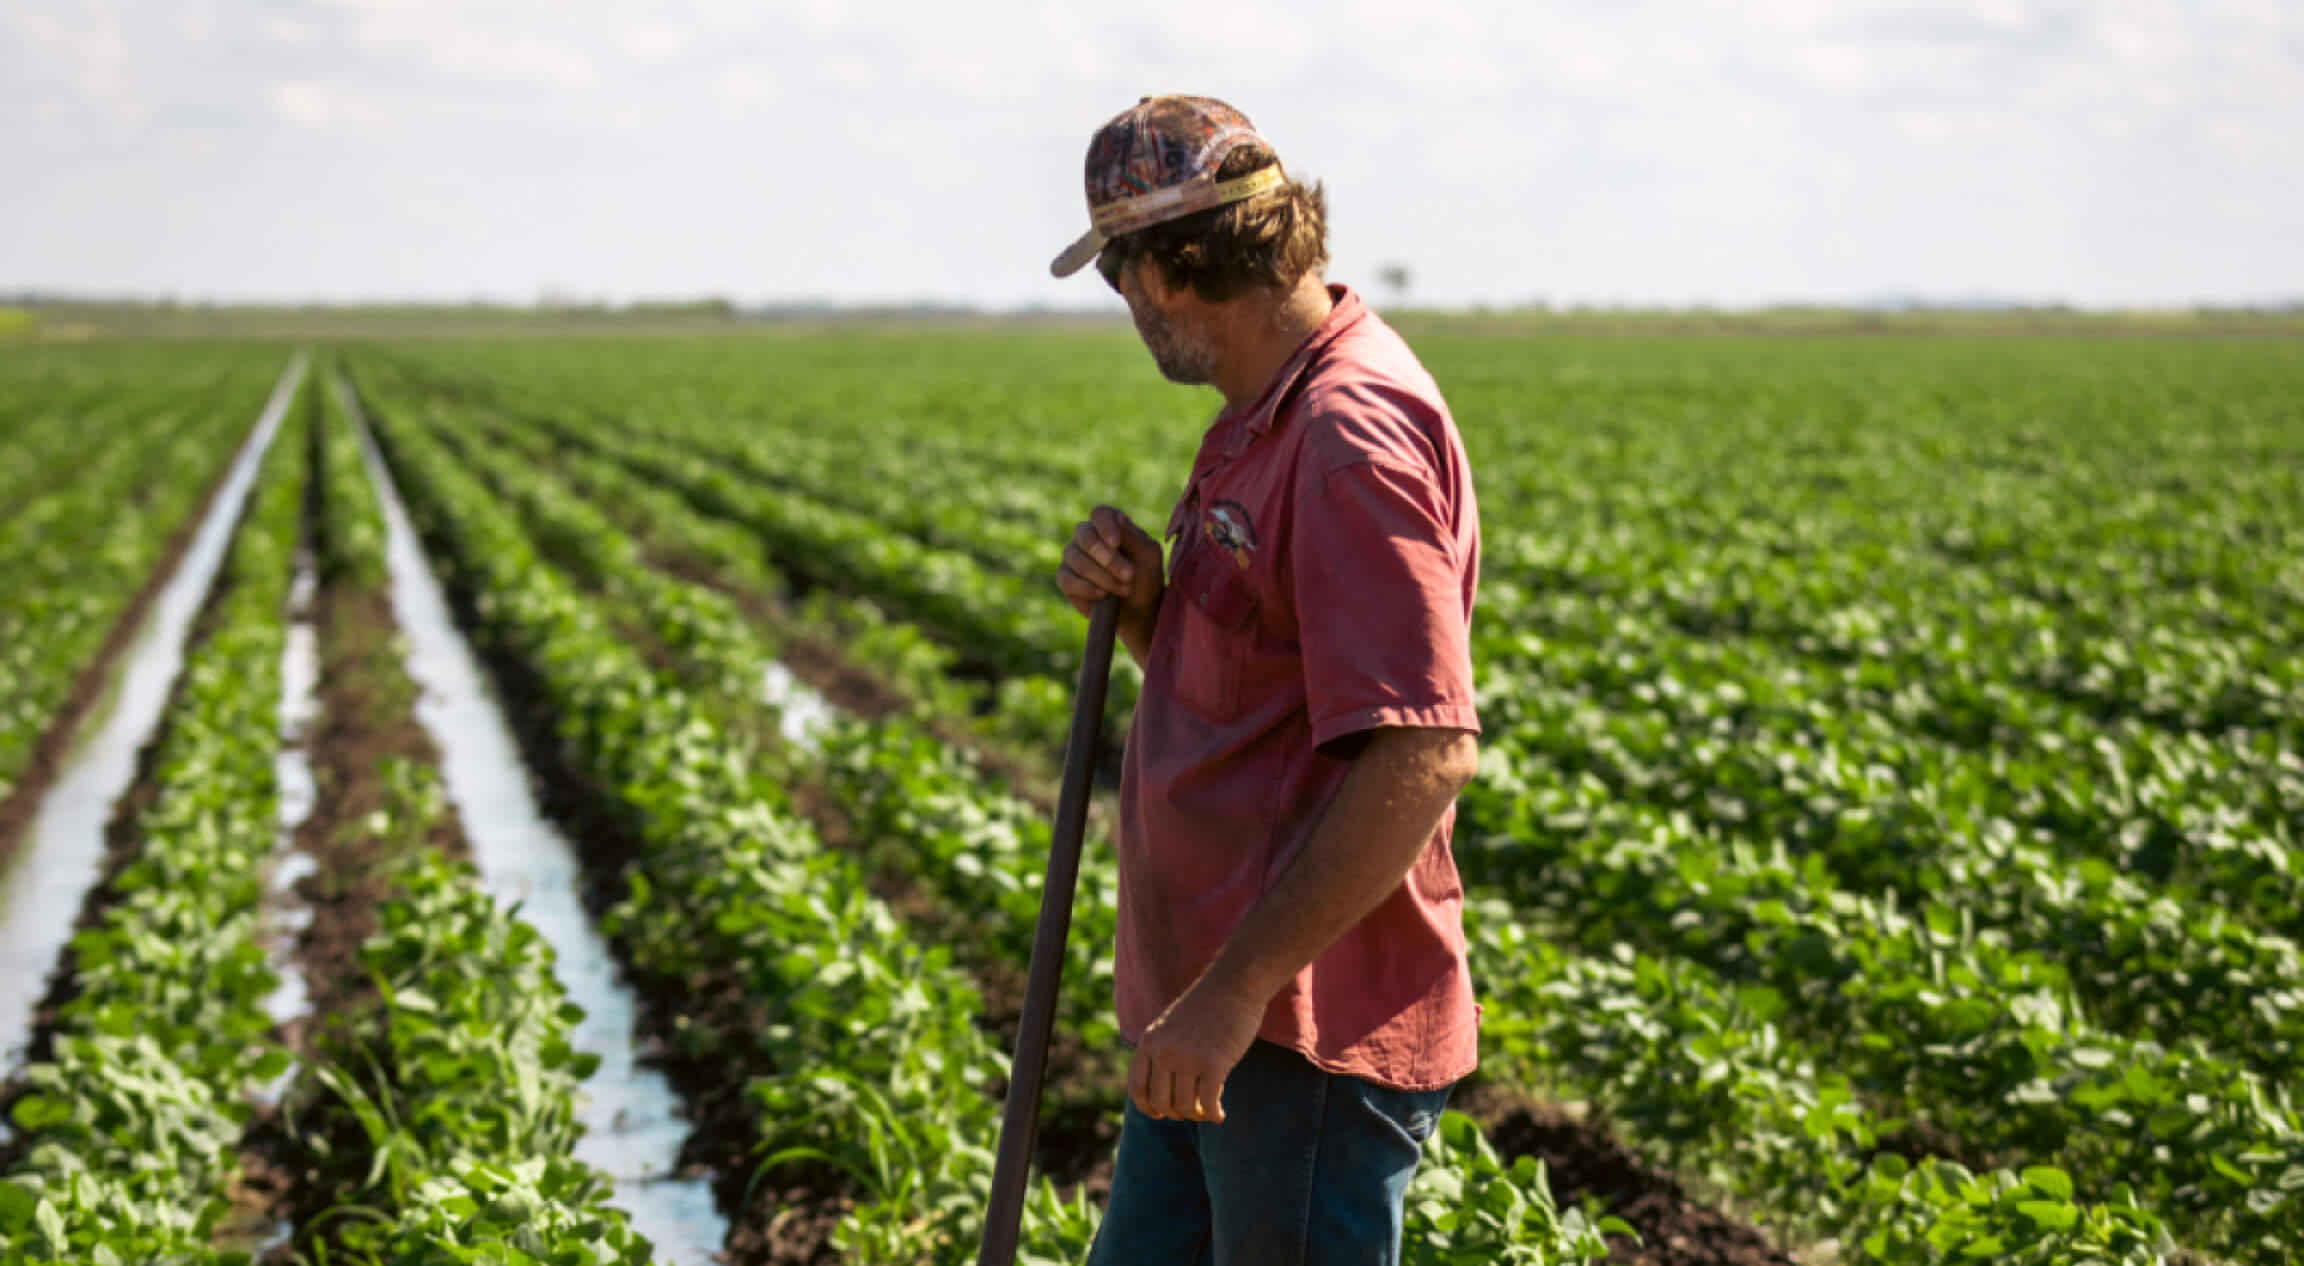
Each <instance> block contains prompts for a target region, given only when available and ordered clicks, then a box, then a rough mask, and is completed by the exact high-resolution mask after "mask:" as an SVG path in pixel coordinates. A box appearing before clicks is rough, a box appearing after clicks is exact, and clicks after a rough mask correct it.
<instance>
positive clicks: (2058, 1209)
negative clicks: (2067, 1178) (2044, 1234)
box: [2016, 1200, 2080, 1231]
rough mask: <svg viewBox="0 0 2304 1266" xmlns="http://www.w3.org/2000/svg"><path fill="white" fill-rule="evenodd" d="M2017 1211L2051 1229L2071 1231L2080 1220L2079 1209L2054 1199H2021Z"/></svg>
mask: <svg viewBox="0 0 2304 1266" xmlns="http://www.w3.org/2000/svg"><path fill="white" fill-rule="evenodd" d="M2016 1211H2017V1212H2019V1213H2021V1214H2023V1215H2024V1216H2025V1217H2028V1218H2030V1219H2032V1220H2033V1221H2034V1222H2036V1223H2038V1224H2039V1225H2040V1226H2042V1227H2044V1228H2046V1229H2047V1230H2050V1231H2069V1230H2071V1229H2072V1228H2073V1227H2074V1226H2076V1225H2078V1224H2079V1221H2080V1210H2079V1209H2077V1208H2075V1207H2073V1206H2072V1205H2068V1204H2061V1203H2059V1202H2057V1201H2054V1200H2020V1201H2018V1202H2017V1204H2016Z"/></svg>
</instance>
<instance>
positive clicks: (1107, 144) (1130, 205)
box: [1048, 97, 1288, 277]
mask: <svg viewBox="0 0 2304 1266" xmlns="http://www.w3.org/2000/svg"><path fill="white" fill-rule="evenodd" d="M1245 144H1256V145H1261V146H1263V147H1264V149H1265V150H1266V151H1271V150H1272V144H1271V142H1269V141H1267V140H1265V139H1264V138H1263V137H1262V136H1261V135H1259V134H1258V133H1257V131H1256V127H1255V125H1254V124H1252V123H1250V122H1249V121H1248V116H1247V115H1245V114H1242V113H1240V112H1239V111H1238V110H1235V109H1233V108H1232V107H1231V106H1228V105H1226V104H1224V103H1223V102H1221V101H1218V100H1216V99H1215V98H1213V97H1145V98H1144V99H1142V100H1140V101H1138V102H1137V103H1136V104H1135V105H1134V106H1131V107H1130V108H1128V109H1126V110H1123V111H1121V112H1120V113H1119V114H1118V115H1116V116H1114V117H1113V119H1112V121H1111V122H1109V123H1107V124H1105V125H1104V126H1103V127H1101V128H1099V129H1097V132H1096V136H1095V138H1094V139H1092V140H1090V141H1089V142H1088V223H1089V229H1088V231H1087V232H1086V233H1084V234H1082V235H1081V237H1080V240H1079V241H1077V242H1074V243H1072V245H1070V246H1069V247H1066V248H1065V250H1064V253H1063V254H1061V255H1058V256H1057V257H1056V261H1055V262H1054V263H1052V264H1050V265H1049V266H1048V271H1049V272H1052V273H1054V274H1056V275H1057V276H1059V277H1069V276H1071V275H1072V274H1074V273H1076V272H1079V271H1080V270H1081V269H1082V268H1085V267H1087V265H1088V261H1090V260H1092V259H1094V258H1096V254H1097V252H1099V251H1101V250H1103V249H1104V244H1105V243H1107V242H1109V241H1111V240H1112V239H1113V238H1116V237H1118V236H1120V235H1121V234H1123V233H1133V232H1135V231H1136V230H1137V229H1140V228H1144V227H1146V226H1148V225H1153V224H1160V223H1163V222H1165V221H1168V220H1174V219H1178V218H1180V217H1182V216H1187V215H1190V214H1192V213H1193V212H1195V211H1206V210H1207V209H1209V208H1210V207H1220V206H1223V205H1225V204H1226V203H1232V202H1238V201H1240V200H1242V199H1244V198H1253V197H1255V196H1256V195H1257V194H1260V193H1262V192H1264V191H1265V190H1267V189H1277V188H1279V187H1280V186H1281V185H1283V184H1286V183H1287V180H1288V177H1287V175H1286V174H1285V173H1283V172H1282V171H1281V169H1280V164H1279V162H1278V161H1274V162H1273V163H1272V164H1271V165H1270V166H1268V167H1263V168H1259V169H1257V170H1256V171H1253V172H1250V173H1248V174H1247V175H1245V176H1242V177H1240V178H1239V179H1237V180H1224V181H1219V180H1217V179H1216V171H1217V169H1218V168H1219V167H1221V166H1223V164H1224V159H1225V156H1226V155H1228V154H1230V153H1231V152H1232V151H1233V150H1235V149H1238V148H1239V147H1240V146H1242V145H1245Z"/></svg>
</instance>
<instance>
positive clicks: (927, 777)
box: [459, 432, 1600, 1261]
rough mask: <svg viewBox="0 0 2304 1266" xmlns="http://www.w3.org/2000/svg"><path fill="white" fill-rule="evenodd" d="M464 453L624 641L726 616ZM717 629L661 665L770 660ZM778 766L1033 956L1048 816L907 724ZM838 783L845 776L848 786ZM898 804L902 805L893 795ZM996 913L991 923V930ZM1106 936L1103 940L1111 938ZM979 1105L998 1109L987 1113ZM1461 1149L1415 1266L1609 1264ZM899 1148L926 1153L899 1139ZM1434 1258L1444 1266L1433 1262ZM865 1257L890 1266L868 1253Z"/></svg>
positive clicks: (1081, 955)
mask: <svg viewBox="0 0 2304 1266" xmlns="http://www.w3.org/2000/svg"><path fill="white" fill-rule="evenodd" d="M467 434H468V432H467ZM459 447H460V449H461V453H460V455H461V456H462V457H463V459H464V462H465V464H466V465H467V466H469V467H470V468H472V469H474V470H476V471H481V472H487V473H488V474H490V475H491V476H492V477H493V478H494V479H495V480H496V481H497V482H496V491H497V492H498V494H499V496H501V497H503V498H504V499H505V501H506V502H507V503H508V504H512V505H514V506H517V507H521V508H522V509H523V510H524V512H525V513H526V516H527V517H528V519H529V520H530V523H531V525H532V530H533V531H534V532H535V533H536V539H537V540H538V541H539V542H540V543H546V544H547V552H548V553H552V554H553V555H555V557H557V558H560V559H564V560H565V561H566V562H567V563H568V565H570V566H571V567H573V568H575V569H576V570H577V571H578V573H579V574H582V575H585V576H587V577H588V578H589V580H590V583H592V584H594V585H596V586H598V588H599V589H600V591H601V594H602V600H603V604H604V609H605V610H607V611H609V612H611V613H614V612H616V611H618V610H622V611H624V612H626V614H625V616H624V617H623V619H622V621H621V622H622V623H624V624H625V625H626V626H627V627H637V628H643V629H649V630H658V629H671V628H675V627H688V628H696V627H699V626H698V625H696V623H695V622H694V621H691V620H688V619H686V618H684V616H683V614H682V613H683V611H685V610H687V609H689V608H691V607H693V606H694V605H696V604H703V605H706V606H716V605H717V602H716V597H717V596H716V595H713V594H710V593H709V592H707V591H691V592H688V593H686V594H681V593H677V592H673V591H669V590H667V589H665V588H664V587H663V586H662V583H661V578H654V579H651V578H648V577H644V576H634V575H630V574H624V573H629V572H630V571H631V570H633V569H634V568H636V567H638V563H637V561H636V557H637V552H636V546H635V545H634V544H633V543H632V542H631V541H630V540H629V538H626V537H624V536H623V535H622V534H621V533H619V532H617V531H615V529H613V528H612V527H610V526H609V525H608V524H607V523H606V522H605V521H604V520H602V519H600V518H598V517H597V515H596V514H595V513H588V512H587V508H586V507H583V505H582V503H580V502H572V501H570V500H568V499H567V498H566V495H565V493H562V492H559V491H557V490H554V491H543V490H541V488H540V487H539V486H540V485H544V484H546V483H548V482H549V481H548V480H546V479H543V478H540V477H539V476H538V474H537V473H536V470H535V468H534V467H533V466H529V467H511V468H508V467H507V466H506V465H505V464H504V463H502V462H501V461H499V460H494V459H493V458H492V457H491V455H489V454H486V453H480V452H476V451H475V450H474V446H472V445H470V444H463V445H460V446H459ZM521 485H528V486H526V487H522V486H521ZM712 627H713V628H714V630H715V631H716V632H717V634H718V635H719V637H720V639H721V645H719V646H717V647H710V648H707V647H703V646H700V645H697V644H696V643H694V642H687V643H683V644H682V645H681V647H680V649H679V650H678V651H677V656H678V660H679V663H678V664H674V665H667V666H666V667H667V669H668V672H669V673H670V675H671V676H672V677H673V678H674V679H676V680H677V679H679V678H681V677H683V676H688V677H696V676H698V675H700V678H701V683H702V685H703V686H704V687H705V688H710V687H711V686H712V685H714V684H715V683H717V682H719V681H721V680H724V679H725V678H726V677H727V675H728V674H727V673H726V671H725V667H724V666H726V665H729V664H733V663H741V662H744V661H746V660H750V661H751V662H752V663H754V664H755V665H756V666H757V665H758V664H761V663H764V662H766V660H767V659H768V658H769V657H770V655H771V651H770V649H769V647H768V646H767V645H766V644H765V643H764V642H761V641H759V640H758V639H757V638H755V637H754V636H752V635H751V634H750V633H749V631H748V630H746V629H745V628H744V627H743V625H742V624H741V623H733V624H731V623H716V624H714V625H713V626H712ZM738 676H739V678H741V677H742V676H743V674H738ZM719 702H720V704H721V707H720V708H719V712H720V716H721V718H722V719H723V720H725V719H726V718H729V717H731V716H732V715H734V714H738V713H740V712H741V711H742V710H743V706H742V697H741V696H736V697H734V698H730V697H727V696H725V695H723V696H722V697H721V698H720V701H719ZM775 764H776V765H778V766H780V767H781V768H783V769H784V770H785V771H786V777H787V778H788V779H798V778H808V777H816V778H821V779H823V780H824V785H825V787H826V789H827V791H828V792H830V794H831V796H832V798H833V801H834V802H835V803H836V804H837V805H838V806H839V807H840V809H841V810H842V812H843V813H844V814H845V815H847V817H848V819H849V821H850V823H851V826H852V827H853V828H854V829H855V830H856V831H857V832H858V836H859V839H860V840H861V841H864V842H865V844H866V855H867V856H868V857H870V858H876V859H879V860H883V861H886V860H893V859H901V862H902V864H903V865H904V869H905V870H906V872H907V874H908V875H909V877H910V878H911V879H912V880H913V881H914V882H916V883H920V884H923V885H924V886H926V887H927V888H928V889H930V890H931V891H932V892H933V893H934V894H935V896H936V897H937V898H938V899H939V900H940V901H942V902H943V903H944V904H945V906H946V907H947V908H948V909H951V910H954V911H955V912H966V913H965V915H958V916H956V917H955V918H954V919H953V920H951V921H950V922H949V926H953V927H958V928H962V929H965V928H966V927H967V926H968V924H969V922H970V921H980V922H978V927H979V928H980V929H981V935H979V936H977V937H975V938H973V939H974V940H975V942H976V943H975V944H973V945H970V946H968V947H967V949H966V950H965V951H964V952H965V953H969V954H972V955H974V956H976V957H978V958H979V959H982V958H985V957H992V956H1002V957H1006V958H1008V959H1010V960H1012V961H1019V962H1020V960H1021V958H1022V957H1023V956H1024V955H1025V954H1027V953H1028V952H1029V942H1030V937H1031V926H1032V920H1033V918H1034V916H1035V915H1036V912H1037V910H1038V896H1037V885H1038V882H1039V879H1040V873H1039V868H1040V865H1041V861H1040V859H1041V857H1042V856H1043V855H1044V853H1045V849H1046V847H1047V828H1046V825H1045V823H1044V821H1043V820H1042V817H1041V815H1040V814H1039V813H1037V812H1036V811H1033V810H1031V809H1030V808H1029V807H1027V806H1025V805H1024V804H1022V803H1020V802H1017V801H1015V800H1013V799H1008V798H1005V797H1001V796H997V795H995V794H993V793H991V792H989V791H987V790H986V789H985V788H984V786H983V784H982V780H981V779H980V778H979V777H978V776H977V775H976V774H975V771H973V770H972V769H969V768H967V767H966V766H965V764H964V763H955V762H953V761H952V760H951V759H950V749H949V748H948V747H946V746H945V745H942V744H940V743H937V742H936V741H934V740H933V739H931V738H929V736H927V735H926V734H925V733H924V732H922V731H920V730H918V729H916V728H913V727H912V726H911V725H910V724H908V723H903V722H892V723H884V724H881V725H863V724H851V725H848V726H844V727H842V728H841V729H840V731H839V733H838V734H837V735H836V736H835V737H833V738H832V739H831V740H830V742H829V744H828V750H826V751H825V752H823V754H822V755H818V754H816V753H797V752H791V751H786V752H784V753H783V754H782V759H781V760H779V761H777V762H775ZM842 770H845V771H846V772H847V775H848V776H846V777H843V776H842V774H841V772H839V771H842ZM932 787H933V792H931V788H932ZM891 791H895V792H897V793H899V795H898V796H896V797H892V796H891V795H890V793H891ZM1092 857H1093V858H1094V861H1093V862H1092V863H1091V864H1090V865H1089V866H1088V867H1087V870H1088V871H1089V872H1090V873H1089V874H1087V875H1086V876H1085V877H1084V885H1083V886H1084V889H1085V892H1084V897H1085V899H1084V900H1083V901H1082V903H1081V906H1080V914H1079V919H1078V923H1079V926H1077V927H1076V930H1075V935H1074V937H1073V939H1072V941H1071V948H1072V949H1073V951H1074V952H1073V954H1072V959H1073V961H1072V962H1071V963H1070V964H1069V973H1068V976H1067V990H1066V996H1065V1006H1064V1007H1063V1013H1064V1018H1065V1021H1066V1023H1067V1024H1068V1025H1076V1026H1078V1028H1079V1031H1080V1033H1081V1035H1082V1036H1083V1038H1084V1040H1085V1041H1087V1042H1088V1043H1089V1044H1090V1045H1096V1044H1098V1043H1101V1044H1103V1045H1105V1046H1109V1045H1110V1044H1111V1043H1112V1041H1113V1040H1114V1039H1115V1038H1116V1034H1115V1033H1114V1032H1113V1029H1112V1022H1111V1019H1110V1008H1109V1002H1108V997H1109V994H1108V980H1109V966H1108V964H1107V963H1103V962H1101V961H1100V960H1101V958H1102V947H1103V946H1105V945H1108V944H1109V931H1110V926H1111V923H1112V920H1113V917H1114V912H1113V904H1112V898H1113V888H1114V886H1115V884H1114V876H1113V874H1112V873H1111V870H1112V868H1111V865H1110V859H1109V856H1108V854H1107V853H1106V852H1104V851H1103V850H1093V851H1092ZM994 912H996V914H995V913H994ZM987 914H994V917H991V918H986V916H987ZM1098 927H1102V928H1103V929H1104V933H1103V935H1101V936H1100V935H1098V933H1097V931H1096V929H1097V928H1098ZM964 939H970V938H965V937H964ZM1107 1071H1109V1070H1107ZM983 1102H984V1104H985V1105H986V1108H987V1109H988V1108H989V1106H990V1101H989V1100H984V1101H983ZM969 1115H970V1116H977V1115H982V1113H981V1112H978V1113H970V1114H969ZM1451 1137H1452V1138H1453V1139H1454V1147H1453V1150H1452V1151H1450V1152H1449V1153H1448V1155H1449V1156H1450V1157H1451V1158H1452V1159H1453V1161H1454V1162H1455V1163H1454V1168H1453V1177H1454V1179H1455V1181H1456V1183H1457V1184H1458V1185H1459V1186H1460V1187H1468V1188H1469V1189H1471V1190H1473V1191H1475V1192H1478V1193H1486V1194H1483V1195H1481V1197H1480V1198H1479V1199H1477V1200H1475V1201H1473V1202H1472V1204H1471V1205H1470V1206H1469V1207H1465V1208H1454V1209H1449V1210H1447V1211H1445V1212H1444V1214H1443V1215H1442V1216H1441V1217H1440V1219H1439V1221H1437V1222H1428V1223H1425V1224H1419V1225H1416V1226H1413V1227H1411V1240H1412V1242H1413V1243H1414V1244H1415V1245H1416V1246H1417V1248H1416V1251H1417V1252H1418V1253H1419V1254H1422V1256H1419V1257H1418V1259H1417V1260H1424V1261H1454V1260H1459V1259H1458V1258H1457V1257H1455V1256H1453V1254H1455V1253H1459V1252H1462V1253H1473V1254H1488V1256H1485V1257H1482V1258H1481V1260H1500V1259H1501V1255H1502V1254H1505V1253H1507V1252H1513V1251H1517V1252H1520V1253H1523V1254H1525V1253H1528V1252H1531V1251H1537V1252H1541V1253H1542V1254H1543V1257H1542V1260H1559V1259H1563V1258H1567V1257H1569V1256H1571V1255H1588V1254H1591V1253H1596V1252H1598V1251H1600V1241H1599V1239H1598V1230H1597V1227H1596V1226H1595V1225H1594V1224H1593V1223H1591V1222H1589V1221H1587V1220H1586V1219H1584V1218H1583V1216H1582V1215H1581V1214H1580V1213H1578V1212H1576V1211H1573V1210H1572V1211H1569V1212H1568V1213H1567V1214H1565V1215H1562V1214H1560V1213H1559V1211H1558V1210H1557V1209H1556V1207H1555V1206H1554V1205H1553V1204H1552V1202H1551V1199H1550V1196H1549V1194H1548V1192H1547V1191H1546V1189H1545V1188H1544V1186H1543V1184H1542V1181H1541V1178H1540V1177H1538V1176H1537V1175H1536V1173H1535V1171H1534V1169H1533V1168H1532V1162H1531V1163H1530V1165H1514V1166H1506V1165H1504V1164H1502V1163H1501V1162H1499V1161H1498V1159H1497V1158H1496V1157H1495V1154H1494V1152H1493V1151H1492V1149H1488V1148H1487V1147H1486V1145H1485V1144H1484V1142H1478V1141H1475V1140H1474V1139H1468V1138H1466V1137H1464V1136H1463V1134H1462V1131H1461V1130H1459V1131H1456V1132H1455V1133H1454V1134H1452V1135H1451ZM891 1141H892V1142H907V1141H908V1142H915V1143H916V1142H920V1141H924V1140H903V1139H901V1138H900V1137H899V1136H895V1135H893V1134H892V1135H891ZM900 1155H901V1156H902V1157H903V1159H904V1160H906V1161H907V1162H912V1163H914V1164H913V1167H915V1168H916V1167H917V1164H916V1163H917V1162H919V1161H921V1160H923V1159H924V1157H923V1153H922V1152H921V1151H920V1150H919V1149H918V1147H917V1146H906V1147H904V1148H903V1149H902V1151H901V1153H900ZM871 1172H872V1174H873V1181H874V1183H875V1184H885V1183H892V1182H894V1183H901V1182H903V1181H906V1180H905V1179H904V1178H903V1176H902V1174H903V1170H902V1169H901V1168H898V1167H894V1166H890V1165H888V1164H886V1163H885V1159H883V1160H882V1161H881V1162H880V1163H876V1164H875V1165H874V1167H873V1169H872V1171H871ZM1433 1181H1435V1182H1438V1181H1440V1179H1438V1178H1435V1179H1434V1180H1433ZM868 1185H869V1184H868ZM1491 1188H1493V1190H1491ZM1051 1207H1052V1206H1051ZM963 1208H964V1206H963ZM971 1211H972V1210H971ZM1068 1216H1069V1217H1070V1218H1071V1219H1073V1220H1074V1221H1075V1222H1076V1223H1077V1224H1079V1226H1080V1229H1081V1230H1083V1231H1084V1230H1085V1229H1086V1228H1088V1227H1092V1225H1093V1221H1092V1217H1091V1216H1090V1211H1089V1209H1088V1207H1087V1206H1085V1205H1084V1204H1080V1203H1077V1202H1075V1203H1074V1204H1073V1205H1072V1206H1070V1210H1069V1214H1068ZM851 1225H854V1220H853V1219H852V1222H851ZM852 1238H853V1237H852ZM870 1243H872V1244H873V1245H874V1246H875V1249H876V1251H889V1250H890V1249H892V1247H893V1244H894V1241H893V1240H891V1239H889V1238H887V1237H885V1236H881V1237H877V1238H875V1239H873V1240H871V1241H870ZM1435 1253H1439V1254H1444V1255H1442V1256H1431V1254H1435ZM867 1258H868V1260H880V1259H879V1258H877V1257H873V1256H871V1255H870V1253H867ZM1466 1260H1469V1259H1466Z"/></svg>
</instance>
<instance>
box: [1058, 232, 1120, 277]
mask: <svg viewBox="0 0 2304 1266" xmlns="http://www.w3.org/2000/svg"><path fill="white" fill-rule="evenodd" d="M1107 240H1109V239H1107V238H1106V237H1105V236H1104V234H1102V233H1101V232H1099V231H1097V230H1095V229H1090V230H1088V231H1087V232H1086V233H1083V234H1081V235H1080V240H1079V241H1077V242H1074V243H1072V244H1071V245H1070V246H1067V247H1065V248H1064V253H1063V254H1061V255H1058V256H1057V257H1056V261H1055V262H1054V263H1052V264H1050V265H1048V271H1049V272H1050V273H1053V274H1055V275H1056V276H1058V277H1069V276H1071V275H1072V274H1074V273H1076V272H1079V271H1080V270H1081V269H1083V268H1086V267H1087V266H1088V262H1089V261H1090V260H1092V259H1095V258H1096V255H1097V252H1099V251H1102V250H1103V249H1104V243H1105V242H1106V241H1107Z"/></svg>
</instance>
